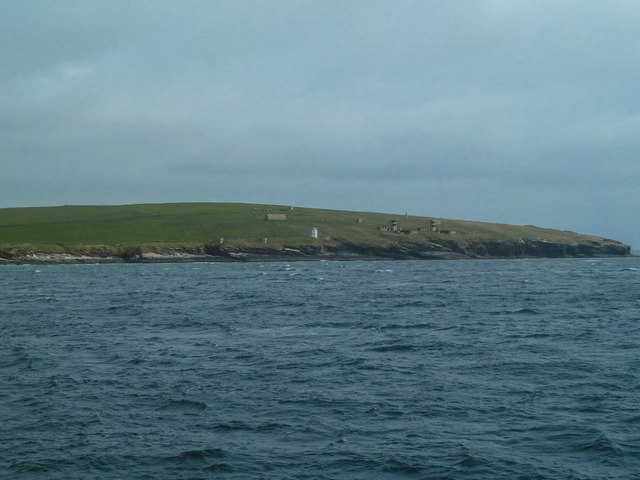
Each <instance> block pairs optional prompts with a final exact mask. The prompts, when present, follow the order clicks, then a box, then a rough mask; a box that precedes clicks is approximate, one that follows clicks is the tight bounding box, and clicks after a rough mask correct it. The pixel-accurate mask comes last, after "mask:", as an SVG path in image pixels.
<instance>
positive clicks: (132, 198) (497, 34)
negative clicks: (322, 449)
mask: <svg viewBox="0 0 640 480" xmlns="http://www.w3.org/2000/svg"><path fill="white" fill-rule="evenodd" d="M3 6H4V15H3V17H2V19H0V22H1V25H0V27H1V28H0V42H1V43H2V45H3V46H4V48H3V49H0V67H1V70H2V72H3V76H2V77H1V78H0V88H1V90H0V91H2V92H3V93H2V95H1V96H0V166H1V168H2V175H1V176H0V187H1V188H0V204H1V205H2V206H22V205H25V206H26V205H51V204H64V203H83V204H94V203H109V204H116V203H132V202H163V201H247V202H268V203H283V204H294V205H309V206H317V207H328V208H344V209H362V210H379V211H396V212H404V211H408V212H409V213H413V214H424V215H437V216H443V217H456V218H470V219H477V220H487V221H502V222H509V223H536V224H540V225H542V226H550V227H556V228H567V229H573V230H578V231H582V232H585V233H593V234H599V235H604V236H612V237H615V238H619V239H621V240H623V241H625V242H627V243H632V244H635V245H640V233H639V232H638V231H637V230H636V227H635V226H634V225H633V222H634V218H635V212H637V211H638V209H639V207H640V200H638V195H637V187H636V186H637V185H638V184H639V183H640V164H639V163H638V162H637V161H636V160H635V156H636V152H638V143H639V140H638V138H639V137H638V135H634V134H635V133H636V132H638V131H639V127H640V97H639V96H638V94H637V93H636V91H637V85H638V79H639V77H640V64H638V62H637V61H636V57H637V52H638V50H639V47H640V34H638V33H637V25H638V21H639V20H640V6H639V5H638V4H637V2H632V1H612V2H607V3H602V2H578V1H566V2H560V3H558V2H550V1H549V2H547V1H541V2H524V1H522V2H520V1H517V0H504V1H499V0H494V1H489V0H487V1H462V2H444V1H436V0H434V1H430V2H424V1H396V2H387V1H382V0H381V1H376V0H373V1H372V0H368V1H357V0H353V1H349V2H338V1H327V2H313V1H301V0H295V1H294V0H291V1H288V0H281V1H278V2H262V1H245V0H234V1H233V2H231V1H229V2H208V1H184V2H157V1H137V2H120V1H112V0H110V1H102V2H101V1H95V2H89V3H87V2H80V1H66V0H60V1H57V2H45V1H42V2H38V1H32V2H17V1H16V2H13V1H7V2H5V4H4V5H3Z"/></svg>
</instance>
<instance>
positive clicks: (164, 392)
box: [0, 258, 640, 480]
mask: <svg viewBox="0 0 640 480" xmlns="http://www.w3.org/2000/svg"><path fill="white" fill-rule="evenodd" d="M0 329H1V336H0V342H1V345H0V346H1V348H0V477H1V478H29V479H31V478H33V479H86V478H149V479H152V478H153V479H157V478H172V479H173V478H230V479H251V478H255V479H261V478H273V479H280V478H283V479H285V478H286V479H305V478H308V479H356V478H361V479H378V478H380V479H386V478H389V479H395V478H425V479H446V478H451V479H560V478H562V479H616V480H618V479H629V478H640V473H639V472H640V368H639V367H640V347H639V344H638V342H639V341H640V259H636V258H631V259H598V260H583V259H573V260H514V261H511V260H495V261H493V260H492V261H440V262H420V261H418V262H351V263H350V262H312V263H291V264H286V263H265V264H215V263H212V264H173V265H158V264H156V265H149V264H146V265H82V266H5V267H2V268H0Z"/></svg>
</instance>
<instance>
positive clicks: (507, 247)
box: [205, 240, 631, 261]
mask: <svg viewBox="0 0 640 480" xmlns="http://www.w3.org/2000/svg"><path fill="white" fill-rule="evenodd" d="M205 252H206V253H207V254H208V255H212V256H214V257H220V258H227V259H230V260H232V259H235V260H244V261H252V260H253V261H265V260H280V259H299V260H304V259H307V260H313V259H334V260H339V259H343V260H349V259H354V260H355V259H361V260H372V259H389V260H413V259H416V260H417V259H423V260H435V259H463V258H528V257H546V258H564V257H598V256H601V257H603V256H607V257H608V256H626V255H630V254H631V247H629V246H628V245H623V244H621V243H618V242H614V241H611V242H606V243H602V242H597V241H592V242H590V243H581V244H577V243H576V244H563V243H554V242H548V241H537V240H520V241H517V242H495V241H486V242H483V241H477V242H472V243H470V244H468V245H461V244H459V243H457V242H455V241H453V240H448V241H446V242H441V243H429V242H426V243H411V242H396V243H393V244H391V245H389V246H381V245H367V244H357V243H349V242H344V243H339V244H338V245H337V246H327V247H325V246H301V247H291V248H282V249H274V248H247V249H242V250H239V249H228V248H223V247H221V246H218V245H215V246H208V247H205Z"/></svg>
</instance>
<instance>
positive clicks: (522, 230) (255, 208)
mask: <svg viewBox="0 0 640 480" xmlns="http://www.w3.org/2000/svg"><path fill="white" fill-rule="evenodd" d="M267 213H285V214H286V215H287V220H286V221H266V220H265V219H264V216H265V215H266V214H267ZM358 219H361V220H362V222H361V223H359V222H358ZM391 219H395V220H397V221H398V223H399V224H400V226H401V227H402V228H403V229H407V230H417V229H418V228H419V227H422V226H425V225H427V224H428V218H427V217H413V216H410V217H408V218H406V219H405V218H404V215H392V214H382V213H366V212H348V211H338V210H321V209H310V208H295V209H294V210H289V208H288V207H285V206H276V205H251V204H238V203H178V204H145V205H122V206H64V207H38V208H8V209H0V245H5V246H6V245H14V246H15V245H22V246H32V247H33V248H34V249H37V250H38V251H61V250H66V251H73V250H76V249H77V248H80V246H81V245H123V244H139V245H141V246H142V247H143V248H144V249H147V250H149V249H154V247H162V246H165V247H167V246H183V247H184V246H187V247H188V246H197V245H202V244H203V243H206V242H210V241H212V239H214V238H218V237H224V239H225V246H251V245H261V244H262V241H261V240H262V238H264V237H267V238H268V242H269V246H272V247H278V246H282V245H289V246H295V245H305V244H311V243H313V240H312V239H310V238H309V234H310V232H311V228H312V227H314V226H316V227H318V229H319V232H320V241H321V242H324V243H336V242H337V241H341V240H344V241H349V242H354V243H365V244H378V245H385V244H389V243H392V242H395V241H398V240H399V238H402V239H404V240H408V241H415V242H422V241H437V240H438V239H442V238H443V237H445V236H444V235H443V234H441V233H434V232H429V233H426V232H420V233H416V234H414V235H408V236H402V237H400V236H399V235H398V234H395V233H391V232H383V231H380V230H379V228H378V227H379V226H380V225H386V224H388V222H389V221H390V220H391ZM440 228H441V229H448V230H455V231H456V232H457V233H456V234H455V235H452V236H447V238H449V239H452V240H455V241H457V242H460V243H464V242H469V241H474V240H483V241H492V240H495V241H517V240H518V239H520V238H528V239H532V240H544V239H546V240H549V241H552V242H563V243H579V242H583V241H588V240H591V239H598V238H597V237H591V236H586V235H579V234H576V233H572V232H566V231H559V230H550V229H541V228H537V227H532V226H525V227H523V226H515V225H503V224H492V223H481V222H470V221H461V220H446V219H442V225H441V226H440ZM327 235H328V236H331V240H323V239H324V238H325V236H327ZM598 240H599V239H598ZM316 242H318V240H316ZM36 245H37V247H36ZM74 246H75V248H74Z"/></svg>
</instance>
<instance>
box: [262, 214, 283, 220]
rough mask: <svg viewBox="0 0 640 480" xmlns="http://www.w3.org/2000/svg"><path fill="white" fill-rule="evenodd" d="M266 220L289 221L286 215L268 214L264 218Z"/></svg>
mask: <svg viewBox="0 0 640 480" xmlns="http://www.w3.org/2000/svg"><path fill="white" fill-rule="evenodd" d="M264 219H265V220H286V219H287V214H286V213H267V214H266V215H265V216H264Z"/></svg>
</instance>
